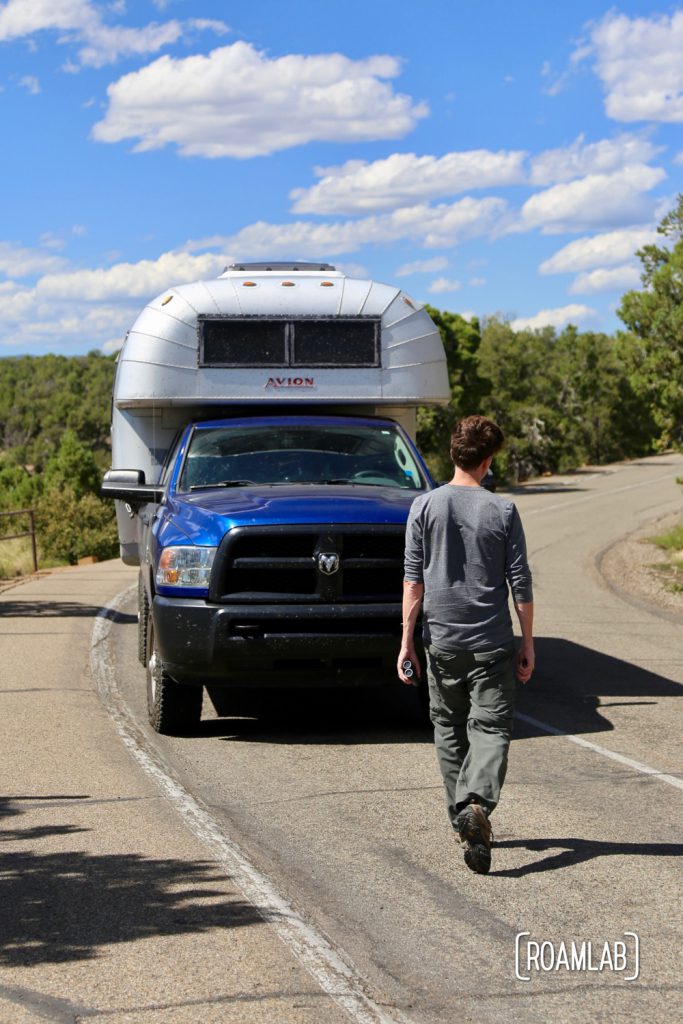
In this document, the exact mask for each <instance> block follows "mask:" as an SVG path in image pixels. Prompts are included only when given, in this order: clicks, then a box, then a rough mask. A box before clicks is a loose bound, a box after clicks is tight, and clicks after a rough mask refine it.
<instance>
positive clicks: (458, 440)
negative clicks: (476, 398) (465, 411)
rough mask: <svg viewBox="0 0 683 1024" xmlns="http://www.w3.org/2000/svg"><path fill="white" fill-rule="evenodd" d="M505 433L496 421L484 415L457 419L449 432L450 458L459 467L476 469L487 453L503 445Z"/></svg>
mask: <svg viewBox="0 0 683 1024" xmlns="http://www.w3.org/2000/svg"><path fill="white" fill-rule="evenodd" d="M504 441H505V435H504V434H503V431H502V430H501V429H500V427H499V426H498V424H497V423H494V422H493V420H487V419H486V417H485V416H466V417H465V418H464V419H462V420H458V422H457V423H456V425H455V427H454V429H453V433H452V434H451V459H452V460H453V464H454V465H456V466H458V468H459V469H466V470H468V469H476V468H477V466H480V465H481V463H482V462H483V461H484V459H487V458H488V457H489V455H495V454H496V452H499V451H500V449H501V448H502V447H503V443H504Z"/></svg>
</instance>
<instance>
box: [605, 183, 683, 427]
mask: <svg viewBox="0 0 683 1024" xmlns="http://www.w3.org/2000/svg"><path fill="white" fill-rule="evenodd" d="M657 231H658V233H659V234H660V235H662V236H663V238H665V239H667V240H669V241H670V242H671V247H667V246H665V245H654V244H653V245H646V246H644V247H643V248H642V249H639V250H638V253H637V255H638V257H639V259H640V261H641V264H642V268H643V269H642V273H641V281H642V282H643V288H642V289H640V290H639V291H636V290H633V291H629V292H626V294H625V295H624V297H623V298H622V300H621V305H620V307H619V309H618V310H617V312H618V315H619V317H620V318H621V319H622V320H623V322H624V323H625V324H626V326H627V327H628V329H629V331H630V332H631V342H632V344H631V348H630V352H629V356H630V371H631V382H632V385H633V389H634V392H635V393H636V394H638V395H639V396H640V397H641V398H642V399H643V401H644V402H645V403H646V404H647V406H648V407H649V408H650V410H651V413H652V419H653V421H654V427H655V431H656V433H655V436H654V437H653V438H652V440H653V442H654V443H655V444H656V445H657V446H658V447H667V446H669V445H671V444H677V445H680V444H681V443H683V195H679V196H678V203H677V205H676V207H675V209H673V210H672V211H671V212H670V213H669V214H667V216H666V217H665V218H664V219H663V220H662V222H661V224H660V225H659V227H658V228H657Z"/></svg>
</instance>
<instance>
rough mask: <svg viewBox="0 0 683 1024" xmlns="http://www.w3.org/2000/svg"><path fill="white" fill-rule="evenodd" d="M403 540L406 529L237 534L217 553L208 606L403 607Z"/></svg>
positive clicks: (313, 528) (261, 530) (230, 535)
mask: <svg viewBox="0 0 683 1024" xmlns="http://www.w3.org/2000/svg"><path fill="white" fill-rule="evenodd" d="M404 539H405V529H404V527H403V526H385V525H378V526H374V527H368V526H345V527H343V528H341V529H340V528H339V527H338V526H337V527H334V528H332V527H331V528H329V529H328V528H326V527H321V526H318V525H316V526H310V527H308V526H295V527H289V526H281V527H239V528H237V529H234V530H231V531H230V532H229V533H228V534H226V536H225V538H224V539H223V542H222V544H221V546H220V548H219V550H218V552H217V555H216V560H215V563H214V569H213V573H212V580H211V588H210V592H209V600H211V601H216V602H218V603H223V604H226V603H240V604H243V603H245V602H247V603H249V602H254V603H269V604H271V603H280V602H281V603H287V604H296V603H306V604H342V603H343V604H378V603H383V602H391V603H396V602H400V601H401V591H402V586H403V549H404Z"/></svg>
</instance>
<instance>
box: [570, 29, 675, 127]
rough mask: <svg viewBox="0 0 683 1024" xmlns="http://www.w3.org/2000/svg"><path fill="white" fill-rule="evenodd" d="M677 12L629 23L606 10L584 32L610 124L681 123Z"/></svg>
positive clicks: (583, 50) (583, 52)
mask: <svg viewBox="0 0 683 1024" xmlns="http://www.w3.org/2000/svg"><path fill="white" fill-rule="evenodd" d="M682 54H683V10H677V11H674V12H673V13H672V14H671V15H667V14H654V15H653V16H652V17H651V18H629V17H628V15H626V14H620V13H619V12H618V11H616V10H611V11H609V13H607V14H606V15H605V16H604V18H602V19H601V20H600V21H598V22H596V23H595V24H593V25H592V26H591V28H590V44H589V46H588V47H582V48H581V51H580V53H579V54H578V55H577V59H585V58H586V57H587V56H591V57H592V58H593V59H594V61H595V70H596V72H597V74H598V76H599V77H600V79H601V80H602V84H603V87H604V90H605V109H606V112H607V114H608V116H609V117H612V118H614V119H615V120H616V121H664V122H669V123H680V122H683V59H682V57H681V55H682Z"/></svg>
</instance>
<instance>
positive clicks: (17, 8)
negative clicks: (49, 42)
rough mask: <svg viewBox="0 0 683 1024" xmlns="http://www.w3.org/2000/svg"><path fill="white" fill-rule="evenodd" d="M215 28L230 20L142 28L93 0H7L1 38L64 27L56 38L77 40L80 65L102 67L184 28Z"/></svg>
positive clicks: (150, 49)
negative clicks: (113, 21) (115, 21)
mask: <svg viewBox="0 0 683 1024" xmlns="http://www.w3.org/2000/svg"><path fill="white" fill-rule="evenodd" d="M111 13H113V14H118V13H121V7H120V5H116V4H114V5H112V6H111ZM187 28H189V29H194V30H196V31H207V30H208V31H211V32H213V33H215V34H218V35H223V34H224V33H225V32H227V31H228V29H227V26H226V25H225V24H224V23H223V22H221V21H216V20H213V19H197V18H194V19H191V20H190V21H189V22H187V23H183V22H179V21H175V20H174V21H166V22H152V23H151V24H149V25H144V26H143V27H141V28H131V27H129V26H126V25H107V24H106V23H105V22H104V21H103V18H102V14H101V9H100V8H99V7H97V6H96V5H95V4H94V3H92V2H91V0H7V3H5V5H4V6H3V7H2V8H0V40H4V41H6V42H10V41H12V40H14V39H29V41H31V42H32V41H33V40H32V37H33V36H34V35H35V34H36V33H37V32H43V31H53V32H60V33H62V34H61V35H59V36H58V38H57V42H58V43H60V44H62V45H64V44H76V45H77V46H80V49H79V51H78V57H79V61H80V63H81V64H82V65H89V66H91V67H102V66H103V65H105V64H109V63H113V62H114V61H115V60H117V59H118V58H119V57H123V56H140V55H141V54H148V53H158V51H159V50H161V49H163V47H165V46H168V45H170V44H171V43H175V42H177V41H178V39H180V38H181V36H183V34H184V33H185V32H186V29H187ZM64 70H66V71H77V70H78V65H77V64H74V63H73V61H70V60H69V61H67V62H66V64H65V67H64Z"/></svg>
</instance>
